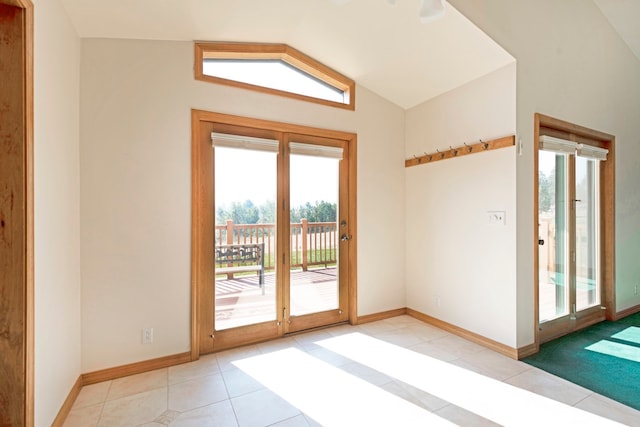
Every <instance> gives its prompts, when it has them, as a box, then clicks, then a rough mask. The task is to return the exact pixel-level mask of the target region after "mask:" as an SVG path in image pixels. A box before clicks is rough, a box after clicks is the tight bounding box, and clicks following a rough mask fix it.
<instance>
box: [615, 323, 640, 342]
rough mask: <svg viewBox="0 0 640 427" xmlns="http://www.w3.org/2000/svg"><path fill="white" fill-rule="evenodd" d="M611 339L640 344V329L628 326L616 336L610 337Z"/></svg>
mask: <svg viewBox="0 0 640 427" xmlns="http://www.w3.org/2000/svg"><path fill="white" fill-rule="evenodd" d="M611 338H615V339H617V340H622V341H629V342H632V343H635V344H640V328H638V327H637V326H629V327H628V328H626V329H624V330H622V331H620V332H618V333H617V334H614V335H611Z"/></svg>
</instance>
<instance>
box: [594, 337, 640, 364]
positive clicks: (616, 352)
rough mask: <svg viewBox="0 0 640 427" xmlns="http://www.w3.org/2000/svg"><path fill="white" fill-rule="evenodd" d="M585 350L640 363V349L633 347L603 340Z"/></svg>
mask: <svg viewBox="0 0 640 427" xmlns="http://www.w3.org/2000/svg"><path fill="white" fill-rule="evenodd" d="M585 348H586V350H589V351H594V352H596V353H600V354H606V355H607V356H613V357H617V358H619V359H626V360H630V361H632V362H640V348H638V347H634V346H632V345H628V344H622V343H619V342H613V341H607V340H602V341H598V342H597V343H594V344H591V345H590V346H588V347H585Z"/></svg>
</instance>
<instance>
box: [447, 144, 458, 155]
mask: <svg viewBox="0 0 640 427" xmlns="http://www.w3.org/2000/svg"><path fill="white" fill-rule="evenodd" d="M449 149H450V150H451V151H452V152H453V157H456V156H457V155H458V150H456V149H455V148H453V147H452V146H449Z"/></svg>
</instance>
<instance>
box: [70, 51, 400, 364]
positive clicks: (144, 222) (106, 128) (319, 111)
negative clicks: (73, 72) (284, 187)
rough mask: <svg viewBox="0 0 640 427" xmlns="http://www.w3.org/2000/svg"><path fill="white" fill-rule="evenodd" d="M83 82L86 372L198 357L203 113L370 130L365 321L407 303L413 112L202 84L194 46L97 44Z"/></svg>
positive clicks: (361, 292) (361, 285)
mask: <svg viewBox="0 0 640 427" xmlns="http://www.w3.org/2000/svg"><path fill="white" fill-rule="evenodd" d="M81 81H82V83H81V141H82V142H81V150H80V152H81V177H82V179H81V196H82V197H81V239H82V240H81V241H82V254H83V257H82V280H83V285H82V291H83V292H82V326H83V329H82V369H83V372H88V371H93V370H96V369H101V368H107V367H111V366H117V365H122V364H125V363H130V362H135V361H140V360H147V359H151V358H154V357H160V356H164V355H169V354H175V353H180V352H184V351H188V349H189V345H190V343H189V339H190V333H189V330H190V306H189V304H190V227H191V224H190V206H191V201H190V176H191V175H190V168H191V165H190V162H191V159H190V154H191V153H190V152H191V147H190V144H191V143H190V139H191V138H190V135H191V124H190V114H191V109H192V108H196V109H203V110H209V111H216V112H222V113H230V114H236V115H243V116H248V117H255V118H261V119H269V120H277V121H282V122H288V123H295V124H301V125H310V126H317V127H323V128H328V129H335V130H342V131H349V132H356V133H357V134H358V234H357V236H358V245H359V246H358V248H359V250H358V264H359V281H358V314H359V315H365V314H369V313H375V312H379V311H384V310H391V309H395V308H400V307H404V306H405V305H406V304H405V298H404V275H403V271H402V270H403V269H402V266H403V263H404V261H403V259H404V257H403V253H404V236H403V228H402V226H401V224H402V220H403V218H404V170H403V164H404V144H403V141H404V133H403V129H404V122H403V119H404V114H403V111H402V110H401V109H400V108H398V107H396V106H393V105H392V104H390V103H388V102H386V101H384V100H382V99H381V98H379V97H378V96H376V95H374V94H372V93H371V92H369V91H367V90H366V89H365V88H362V87H358V88H357V111H355V112H351V111H345V110H342V109H336V108H330V107H324V106H319V105H311V104H308V103H304V102H300V101H295V100H290V99H286V98H282V97H275V96H269V95H265V94H260V93H256V92H251V91H245V90H240V89H235V88H230V87H225V86H219V85H213V84H208V83H204V82H197V81H195V80H194V78H193V45H192V43H187V42H149V41H134V40H107V39H84V40H83V41H82V66H81ZM381 242H382V243H384V250H383V251H381V249H380V247H379V244H380V243H381ZM382 252H383V253H384V254H385V262H384V263H381V262H379V261H378V257H379V255H380V254H381V253H382ZM143 327H153V328H154V332H155V340H154V341H155V342H154V344H152V345H144V346H143V345H142V344H141V343H140V341H141V340H140V333H141V332H140V331H141V329H142V328H143Z"/></svg>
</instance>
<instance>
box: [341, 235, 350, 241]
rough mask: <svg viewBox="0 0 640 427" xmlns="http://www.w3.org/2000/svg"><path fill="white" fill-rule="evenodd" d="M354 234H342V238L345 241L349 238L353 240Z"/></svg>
mask: <svg viewBox="0 0 640 427" xmlns="http://www.w3.org/2000/svg"><path fill="white" fill-rule="evenodd" d="M351 238H352V236H351V234H349V235H348V236H347V235H346V234H343V235H342V236H340V240H342V241H343V242H346V241H347V240H351Z"/></svg>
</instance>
